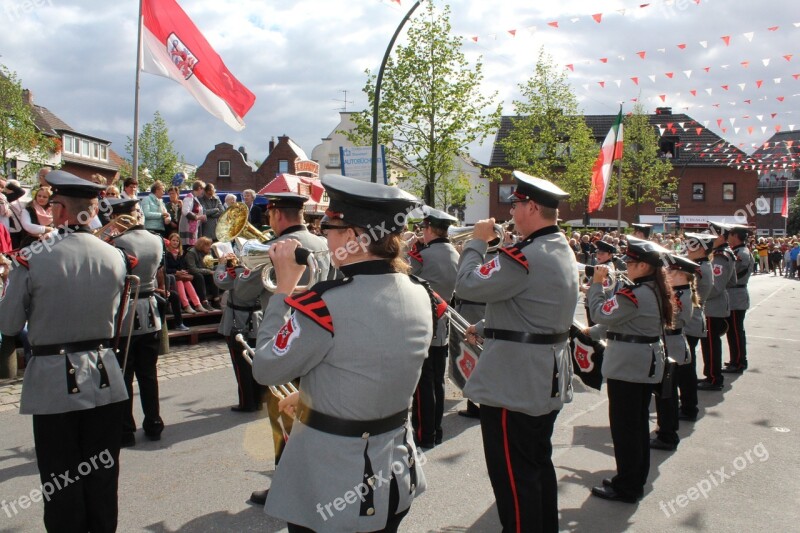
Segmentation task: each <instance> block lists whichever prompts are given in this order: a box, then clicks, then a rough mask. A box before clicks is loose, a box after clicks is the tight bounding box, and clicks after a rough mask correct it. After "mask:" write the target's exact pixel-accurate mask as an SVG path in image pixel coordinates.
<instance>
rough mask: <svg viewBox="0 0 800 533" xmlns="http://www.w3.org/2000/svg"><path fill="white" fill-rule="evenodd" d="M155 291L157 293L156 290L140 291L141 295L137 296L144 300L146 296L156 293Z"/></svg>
mask: <svg viewBox="0 0 800 533" xmlns="http://www.w3.org/2000/svg"><path fill="white" fill-rule="evenodd" d="M155 293H156V291H144V292H140V293H139V295H138V296H137V297H136V298H137V299H140V300H144V299H145V298H150V297H151V296H152V295H154V294H155Z"/></svg>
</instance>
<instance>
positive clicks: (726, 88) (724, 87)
mask: <svg viewBox="0 0 800 533" xmlns="http://www.w3.org/2000/svg"><path fill="white" fill-rule="evenodd" d="M720 87H722V88H723V89H725V90H726V91H727V90H728V86H727V85H720Z"/></svg>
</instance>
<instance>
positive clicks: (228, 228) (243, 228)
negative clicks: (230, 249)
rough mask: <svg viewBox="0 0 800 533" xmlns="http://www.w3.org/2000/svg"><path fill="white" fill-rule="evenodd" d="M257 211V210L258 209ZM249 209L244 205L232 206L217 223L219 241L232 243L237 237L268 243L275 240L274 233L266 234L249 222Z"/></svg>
mask: <svg viewBox="0 0 800 533" xmlns="http://www.w3.org/2000/svg"><path fill="white" fill-rule="evenodd" d="M256 209H257V208H256ZM247 215H248V209H247V206H246V205H244V204H243V203H236V204H233V205H232V206H230V207H229V208H228V209H227V210H226V211H225V212H224V213H222V216H220V217H219V220H218V221H217V231H216V236H217V240H218V241H221V242H230V241H232V240H234V239H236V238H237V237H242V238H245V239H247V240H258V241H260V242H267V241H269V240H272V239H274V238H275V235H273V234H272V232H269V233H264V232H262V231H259V230H258V229H256V227H255V226H253V225H252V224H250V222H248V221H247Z"/></svg>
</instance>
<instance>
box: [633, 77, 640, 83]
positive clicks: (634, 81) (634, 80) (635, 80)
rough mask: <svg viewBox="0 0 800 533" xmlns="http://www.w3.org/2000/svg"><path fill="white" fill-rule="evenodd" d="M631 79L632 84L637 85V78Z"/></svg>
mask: <svg viewBox="0 0 800 533" xmlns="http://www.w3.org/2000/svg"><path fill="white" fill-rule="evenodd" d="M631 81H633V84H634V85H639V78H636V77H633V78H631Z"/></svg>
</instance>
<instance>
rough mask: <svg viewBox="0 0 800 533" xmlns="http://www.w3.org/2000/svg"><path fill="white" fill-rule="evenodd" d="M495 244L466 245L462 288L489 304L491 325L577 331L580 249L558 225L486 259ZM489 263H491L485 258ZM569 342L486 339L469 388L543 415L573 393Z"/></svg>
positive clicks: (473, 395)
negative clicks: (573, 327)
mask: <svg viewBox="0 0 800 533" xmlns="http://www.w3.org/2000/svg"><path fill="white" fill-rule="evenodd" d="M486 249H487V244H486V242H484V241H480V240H476V239H473V240H471V241H469V242H467V244H466V245H465V246H464V249H463V251H462V253H461V261H460V263H459V267H458V281H457V282H456V293H457V294H458V296H459V297H460V298H464V299H466V300H471V301H474V302H486V314H485V319H484V321H483V323H479V325H478V333H479V334H484V333H485V331H484V329H485V328H493V329H505V330H512V331H517V332H523V333H536V334H557V333H563V332H567V331H569V328H570V326H571V325H572V319H573V316H574V314H575V307H576V306H577V304H578V279H577V276H576V275H575V254H574V253H573V252H572V249H571V248H570V247H569V243H568V242H567V240H566V238H564V235H562V234H561V233H560V232H559V230H558V227H556V226H550V227H547V228H543V229H541V230H539V231H536V232H534V233H533V234H531V235H530V236H529V237H528V238H527V239H525V240H523V241H521V242H519V243H517V244H515V245H513V246H511V247H509V248H501V249H500V251H501V253H500V254H498V255H497V256H496V257H495V258H494V259H492V260H491V261H489V262H487V263H483V260H484V255H485V254H486ZM482 263H483V264H482ZM571 369H572V366H571V364H570V355H569V349H568V340H565V341H563V342H559V343H556V344H526V343H519V342H511V341H506V340H498V339H486V340H485V341H484V345H483V352H482V353H481V357H480V359H479V360H478V364H477V366H476V367H475V370H474V371H473V372H472V375H471V376H470V378H469V381H467V384H466V386H465V387H464V395H465V396H467V397H468V398H470V399H471V400H472V401H473V402H475V403H479V404H485V405H491V406H493V407H500V408H505V409H509V410H511V411H517V412H521V413H525V414H527V415H530V416H540V415H544V414H547V413H550V412H552V411H555V410H559V409H561V407H563V404H564V402H565V401H569V400H570V399H571V397H572V396H571V395H572V386H571V381H572V370H571Z"/></svg>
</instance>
